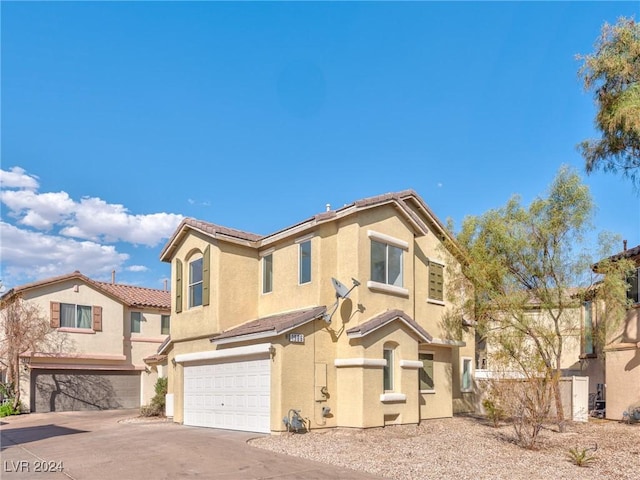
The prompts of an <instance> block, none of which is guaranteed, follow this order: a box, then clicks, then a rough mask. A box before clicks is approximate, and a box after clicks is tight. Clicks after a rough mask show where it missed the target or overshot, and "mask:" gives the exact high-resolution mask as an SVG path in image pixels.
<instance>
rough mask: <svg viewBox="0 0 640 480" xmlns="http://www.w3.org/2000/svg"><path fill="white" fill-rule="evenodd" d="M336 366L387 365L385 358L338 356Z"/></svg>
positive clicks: (334, 362) (335, 361)
mask: <svg viewBox="0 0 640 480" xmlns="http://www.w3.org/2000/svg"><path fill="white" fill-rule="evenodd" d="M333 364H334V365H335V366H336V367H386V366H387V361H386V360H385V359H384V358H336V359H335V360H334V361H333Z"/></svg>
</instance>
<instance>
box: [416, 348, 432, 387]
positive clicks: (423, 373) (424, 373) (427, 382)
mask: <svg viewBox="0 0 640 480" xmlns="http://www.w3.org/2000/svg"><path fill="white" fill-rule="evenodd" d="M433 359H434V355H433V352H420V353H418V360H420V361H421V362H422V368H421V369H420V391H421V392H433V391H434V390H435V383H434V381H433Z"/></svg>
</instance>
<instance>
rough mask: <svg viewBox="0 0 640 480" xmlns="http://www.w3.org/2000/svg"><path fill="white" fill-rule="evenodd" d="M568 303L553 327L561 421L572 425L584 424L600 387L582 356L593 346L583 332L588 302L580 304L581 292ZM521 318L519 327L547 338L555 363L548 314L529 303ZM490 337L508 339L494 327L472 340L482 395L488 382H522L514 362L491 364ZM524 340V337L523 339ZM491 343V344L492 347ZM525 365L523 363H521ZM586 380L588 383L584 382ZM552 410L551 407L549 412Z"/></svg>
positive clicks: (530, 344) (493, 350)
mask: <svg viewBox="0 0 640 480" xmlns="http://www.w3.org/2000/svg"><path fill="white" fill-rule="evenodd" d="M567 293H568V294H569V297H570V300H568V301H567V302H566V304H565V305H564V306H563V313H562V316H561V317H559V320H558V323H557V326H558V328H559V331H560V333H561V337H562V356H561V357H560V369H561V372H560V374H561V376H562V377H563V378H561V380H560V388H561V391H562V394H561V395H562V403H563V406H564V409H563V410H564V415H565V418H569V419H573V420H576V421H587V415H588V412H589V411H590V410H591V409H593V408H594V406H595V404H594V401H595V399H596V396H597V394H596V392H597V391H598V388H599V387H601V386H602V382H603V380H602V378H603V374H602V369H601V368H600V369H598V368H597V365H596V363H595V361H592V360H590V361H587V357H586V356H585V354H584V352H585V351H587V349H588V348H589V346H588V340H590V341H591V346H593V331H592V330H591V329H590V330H587V328H586V326H587V323H588V321H589V317H587V315H586V313H587V312H590V302H584V303H583V301H582V300H581V297H582V296H583V295H582V294H581V290H579V289H571V290H570V291H569V292H567ZM522 315H523V317H524V318H523V322H522V323H523V324H525V325H531V326H532V327H533V328H536V327H537V328H538V330H537V332H538V333H537V335H538V336H539V337H540V338H544V337H545V336H546V335H544V334H543V333H542V332H546V333H547V334H552V335H551V337H550V338H551V341H550V342H549V343H543V345H544V347H545V348H546V349H547V351H548V352H549V356H550V358H552V359H554V360H555V351H556V349H557V347H558V342H557V339H556V337H555V334H553V332H554V331H555V323H554V321H553V319H552V316H551V313H550V312H549V311H548V310H546V309H545V308H542V307H541V306H540V303H539V302H538V301H535V300H532V301H531V302H530V304H528V305H527V306H526V309H525V311H524V312H523V313H522ZM492 335H500V336H502V339H503V340H504V339H508V337H507V335H508V334H507V333H506V332H505V330H504V329H502V328H499V327H498V326H497V327H496V331H495V332H493V334H492V333H491V332H490V333H489V334H488V335H487V336H486V337H480V336H478V337H476V370H475V379H476V380H477V382H478V386H479V387H480V390H482V391H483V392H484V394H486V387H487V386H488V385H489V384H490V383H487V382H488V381H489V380H491V381H495V380H500V379H508V380H513V379H518V378H519V379H524V378H526V375H525V371H524V370H523V366H522V365H517V364H515V362H514V363H513V364H511V365H505V364H504V362H503V361H497V362H496V361H494V355H495V354H496V353H498V347H497V346H496V344H495V342H496V341H498V340H497V339H496V338H495V337H492ZM525 338H526V337H525ZM492 342H493V343H492ZM524 345H525V346H528V347H529V348H531V349H533V350H534V351H536V349H535V348H534V344H533V340H532V339H528V340H527V341H525V343H524ZM524 365H527V362H524ZM525 368H530V369H531V371H529V372H527V373H529V374H531V373H535V372H536V371H537V370H536V367H533V366H530V365H529V366H528V367H525ZM586 377H588V379H587V378H586ZM483 399H484V398H483V395H479V396H478V397H477V400H478V404H477V410H478V411H480V412H483V411H484V407H483V406H482V400H483ZM554 409H555V407H554V406H553V405H552V410H554Z"/></svg>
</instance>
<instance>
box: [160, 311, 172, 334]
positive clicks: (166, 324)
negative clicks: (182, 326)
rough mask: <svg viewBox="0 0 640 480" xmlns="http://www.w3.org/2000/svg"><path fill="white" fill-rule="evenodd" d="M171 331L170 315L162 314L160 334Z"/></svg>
mask: <svg viewBox="0 0 640 480" xmlns="http://www.w3.org/2000/svg"><path fill="white" fill-rule="evenodd" d="M170 331H171V317H170V316H169V315H162V317H161V319H160V334H161V335H169V332H170Z"/></svg>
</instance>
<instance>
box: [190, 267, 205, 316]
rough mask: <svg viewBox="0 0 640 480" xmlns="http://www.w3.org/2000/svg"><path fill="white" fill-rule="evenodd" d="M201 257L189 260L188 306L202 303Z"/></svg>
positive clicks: (196, 305)
mask: <svg viewBox="0 0 640 480" xmlns="http://www.w3.org/2000/svg"><path fill="white" fill-rule="evenodd" d="M202 267H203V264H202V257H200V258H198V259H196V260H193V261H191V262H189V308H192V307H198V306H200V305H202V277H203V275H202Z"/></svg>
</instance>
